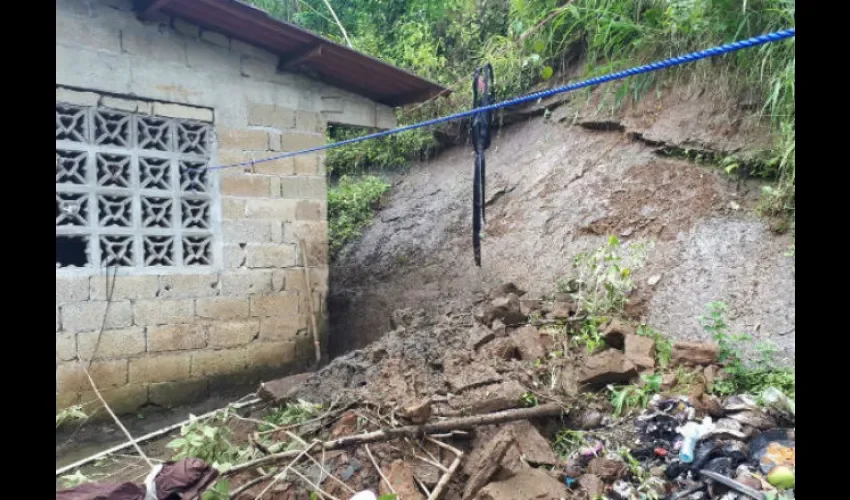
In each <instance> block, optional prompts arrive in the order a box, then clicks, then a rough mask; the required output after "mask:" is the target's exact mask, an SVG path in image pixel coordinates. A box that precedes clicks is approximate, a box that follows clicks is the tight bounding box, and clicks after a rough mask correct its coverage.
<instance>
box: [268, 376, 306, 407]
mask: <svg viewBox="0 0 850 500" xmlns="http://www.w3.org/2000/svg"><path fill="white" fill-rule="evenodd" d="M310 375H312V373H309V372H308V373H299V374H297V375H290V376H289V377H283V378H279V379H277V380H270V381H268V382H263V383H262V384H260V389H259V390H258V391H257V396H259V397H260V398H261V399H262V400H263V401H266V402H268V403H279V402H282V401H286V400H287V399H289V398H290V397H291V394H292V392H293V391H294V390H295V389H296V388H297V387H298V386H299V385H300V384H301V383H302V382H304V381H305V380H307V379H308V378H309V377H310Z"/></svg>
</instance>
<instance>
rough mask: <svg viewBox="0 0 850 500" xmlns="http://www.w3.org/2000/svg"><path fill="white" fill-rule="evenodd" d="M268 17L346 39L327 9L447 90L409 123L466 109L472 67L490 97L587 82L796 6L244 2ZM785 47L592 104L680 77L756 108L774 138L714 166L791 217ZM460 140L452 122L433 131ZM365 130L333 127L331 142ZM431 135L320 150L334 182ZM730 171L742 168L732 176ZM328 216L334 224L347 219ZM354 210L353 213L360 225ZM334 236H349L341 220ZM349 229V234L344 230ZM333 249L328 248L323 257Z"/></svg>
mask: <svg viewBox="0 0 850 500" xmlns="http://www.w3.org/2000/svg"><path fill="white" fill-rule="evenodd" d="M249 1H250V2H251V3H253V4H255V5H257V6H259V7H261V8H264V9H266V10H267V11H268V12H270V13H271V14H272V15H274V16H277V17H279V18H281V19H284V20H286V21H289V22H293V23H295V24H298V25H301V26H303V27H305V28H307V29H310V30H312V31H315V32H317V33H319V34H321V35H323V36H326V37H328V38H330V39H332V40H334V41H337V42H339V43H341V44H346V43H347V42H346V39H345V37H344V36H343V31H342V29H341V28H340V25H339V24H338V23H337V22H336V21H335V20H334V17H333V15H331V13H330V11H329V9H328V5H330V6H331V8H333V10H334V12H335V13H336V15H337V16H338V18H339V21H340V24H341V25H342V26H343V27H344V29H345V31H346V32H347V34H348V38H349V39H350V40H351V44H352V45H353V47H354V48H355V49H357V50H360V51H363V52H365V53H367V54H370V55H372V56H375V57H378V58H381V59H383V60H385V61H387V62H390V63H392V64H395V65H398V66H400V67H402V68H405V69H408V70H411V71H413V72H415V73H416V74H418V75H421V76H424V77H427V78H430V79H433V80H436V81H439V82H441V83H443V84H445V85H447V86H449V87H451V89H452V91H453V94H452V95H451V96H449V97H447V98H438V99H433V100H431V101H429V102H427V103H425V104H422V105H416V106H411V107H409V108H407V109H404V110H400V111H399V112H398V118H399V123H400V124H410V123H415V122H417V121H421V120H423V119H429V118H434V117H436V116H441V115H445V114H447V113H450V112H455V111H459V110H462V109H467V108H468V107H469V105H470V103H471V88H470V85H469V79H470V77H471V75H472V72H473V70H474V68H475V67H476V66H479V65H481V64H483V63H484V62H490V63H492V64H493V67H494V69H495V74H496V77H497V80H496V83H497V87H498V89H497V91H498V94H499V95H498V99H500V100H501V99H505V98H508V97H512V96H516V95H520V94H524V93H528V92H530V91H532V90H534V89H535V86H537V85H539V84H541V83H543V82H545V81H546V80H548V79H550V78H552V77H553V75H555V74H557V72H558V71H559V70H561V69H562V68H563V67H564V66H567V65H570V64H573V61H575V60H576V57H575V56H583V59H582V60H583V61H584V63H585V65H584V75H583V76H585V77H592V76H598V75H601V74H604V73H608V72H611V71H616V70H620V69H623V68H626V67H631V66H636V65H639V64H643V63H646V62H648V61H652V60H657V59H660V58H665V57H670V56H674V55H678V54H681V53H684V52H688V51H692V50H698V49H702V48H706V47H710V46H714V45H717V44H721V43H728V42H731V41H734V40H740V39H743V38H748V37H752V36H755V35H759V34H763V33H766V32H771V31H776V30H780V29H784V28H788V27H791V26H794V25H795V9H796V1H795V0H572V1H565V0H490V1H485V2H482V1H480V0H354V1H352V0H249ZM795 69H796V58H795V40H794V39H790V40H786V41H783V42H777V43H770V44H767V45H763V46H760V47H757V48H752V49H747V50H742V51H739V52H736V53H733V54H728V55H725V56H723V57H719V58H713V59H709V60H704V61H699V62H697V63H693V64H688V65H686V66H683V67H680V68H675V69H669V70H665V71H661V72H655V73H650V74H648V75H642V76H639V77H633V78H629V79H627V80H622V81H619V82H612V83H610V84H607V85H606V86H605V87H603V88H601V89H600V90H592V89H587V90H586V91H584V92H583V93H582V94H581V95H583V96H585V97H587V96H589V95H590V94H591V92H593V93H595V95H599V96H600V98H599V100H598V105H599V107H600V108H601V109H605V110H609V111H613V110H615V109H617V108H618V107H620V106H622V105H623V104H624V103H626V102H628V101H630V100H631V101H634V100H637V99H640V98H641V97H642V96H643V95H645V94H646V93H648V92H652V91H655V92H660V91H661V90H662V89H663V88H664V87H665V86H669V84H671V83H673V82H676V81H679V82H688V81H691V80H692V79H693V80H695V81H697V82H710V83H712V84H713V85H714V84H716V83H717V82H726V83H728V86H729V87H730V89H731V90H732V91H733V92H735V93H736V94H739V95H748V96H752V97H748V98H747V99H748V100H749V101H750V102H751V103H752V102H754V103H755V104H756V109H757V110H758V111H757V112H760V113H762V114H763V115H764V116H766V117H767V118H768V119H769V120H770V122H771V123H772V124H773V126H774V129H775V131H776V143H775V145H774V146H773V147H772V148H771V149H770V150H769V151H764V152H760V153H759V154H758V155H757V156H758V157H757V158H741V157H729V158H722V159H719V160H718V162H719V163H721V164H722V165H721V166H722V167H723V168H725V169H727V171H728V172H729V173H735V172H736V171H737V170H738V168H740V167H743V166H745V165H748V164H751V163H752V164H754V165H756V166H757V168H755V169H753V170H754V171H753V172H749V170H750V169H747V170H748V172H749V173H748V175H757V176H760V177H765V178H769V179H775V180H776V183H775V185H773V186H769V187H766V188H765V190H764V193H763V203H762V207H761V208H762V210H763V212H764V213H765V214H767V215H771V216H777V215H778V216H787V217H793V214H794V210H795V185H796V184H795V183H796V175H795V170H796V135H795V125H794V124H795V104H794V98H795ZM449 130H454V131H456V133H459V132H460V131H462V130H463V128H462V127H457V128H454V127H452V128H449V129H446V130H443V132H444V133H448V134H449V135H452V132H450V131H449ZM365 132H368V130H366V129H357V128H346V127H331V128H330V129H329V136H330V140H332V141H333V140H341V139H346V138H349V137H353V136H357V135H362V134H363V133H365ZM438 146H439V145H438V141H437V140H436V138H435V135H434V133H433V130H426V129H417V130H415V131H410V132H407V133H404V134H399V135H395V136H391V137H388V138H384V139H381V140H373V141H366V142H363V143H358V144H352V145H349V146H346V147H343V148H338V149H334V150H330V151H328V154H327V161H326V165H327V171H328V173H329V175H332V176H335V177H336V176H342V175H358V174H362V173H364V172H366V171H376V170H377V171H381V170H386V171H392V170H399V169H402V168H405V167H406V166H408V165H409V164H410V163H411V161H412V160H416V159H419V158H427V157H429V156H431V155H432V154H433V153H434V152H435V151H436V150H437V149H438ZM738 175H740V173H739V174H738ZM346 213H347V211H346V210H345V209H342V210H338V211H337V212H336V213H335V214H334V215H331V216H330V217H331V221H332V222H331V224H332V225H333V224H334V222H333V217H335V216H337V215H340V214H346ZM359 215H360V214H356V215H354V216H353V217H354V218H357V219H358V220H359ZM339 226H340V227H339V229H340V230H341V233H340V234H333V233H332V235H331V245H332V247H335V248H336V249H337V250H338V249H339V248H340V247H341V246H342V245H343V244H344V243H339V242H338V241H337V238H342V239H343V240H344V241H348V240H347V239H346V238H351V237H353V234H355V233H356V229H353V227H352V226H351V225H350V224H348V223H344V224H341V225H339ZM348 229H352V231H353V232H350V231H349V230H348ZM333 253H334V252H333V251H332V254H333Z"/></svg>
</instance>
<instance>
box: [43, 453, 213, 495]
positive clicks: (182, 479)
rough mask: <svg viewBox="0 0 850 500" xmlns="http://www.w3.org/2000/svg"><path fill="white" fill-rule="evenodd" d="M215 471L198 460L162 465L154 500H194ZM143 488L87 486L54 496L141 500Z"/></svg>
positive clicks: (127, 485) (210, 480) (57, 493)
mask: <svg viewBox="0 0 850 500" xmlns="http://www.w3.org/2000/svg"><path fill="white" fill-rule="evenodd" d="M216 478H218V471H217V470H215V468H213V467H212V466H209V465H207V464H206V463H204V461H203V460H199V459H197V458H184V459H183V460H180V461H178V462H165V463H164V464H163V466H162V470H160V472H159V474H157V475H156V478H155V479H154V484H155V485H156V498H157V500H197V499H199V498H200V496H201V493H203V492H204V491H205V490H206V489H207V488H208V487H209V486H210V485H211V484H212V483H213V482H214V481H215V480H216ZM145 494H146V488H145V485H144V484H136V483H129V482H128V483H116V482H109V483H106V482H104V483H86V484H81V485H79V486H76V487H74V488H70V489H67V490H62V491H58V492H56V500H144V499H145Z"/></svg>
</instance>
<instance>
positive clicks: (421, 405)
mask: <svg viewBox="0 0 850 500" xmlns="http://www.w3.org/2000/svg"><path fill="white" fill-rule="evenodd" d="M401 414H402V416H403V417H405V418H406V419H408V420H410V422H411V423H413V424H424V423H425V422H427V421H428V419H429V418H431V398H425V399H422V400H420V401H417V402H416V403H413V404H411V405H408V406H406V407H404V408H403V409H402V411H401Z"/></svg>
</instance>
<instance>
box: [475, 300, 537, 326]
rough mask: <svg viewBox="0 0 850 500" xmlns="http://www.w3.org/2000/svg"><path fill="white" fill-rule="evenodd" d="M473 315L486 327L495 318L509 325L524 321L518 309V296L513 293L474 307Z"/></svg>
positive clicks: (523, 316)
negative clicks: (482, 305) (476, 307)
mask: <svg viewBox="0 0 850 500" xmlns="http://www.w3.org/2000/svg"><path fill="white" fill-rule="evenodd" d="M474 316H475V319H476V320H478V321H479V322H480V323H482V324H484V325H486V326H488V327H489V326H490V325H492V324H493V321H494V320H497V319H498V320H499V321H501V322H502V323H504V324H505V325H508V326H511V325H517V324H521V323H524V322H525V318H526V317H525V315H524V314H522V311H521V310H520V306H519V297H518V296H517V295H516V294H514V293H509V294H507V295H505V296H504V297H497V298H495V299H493V300H491V301H490V302H489V304H487V305H485V306H484V307H483V308H478V309H476V311H475V313H474Z"/></svg>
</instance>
